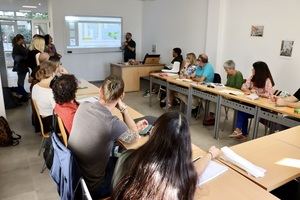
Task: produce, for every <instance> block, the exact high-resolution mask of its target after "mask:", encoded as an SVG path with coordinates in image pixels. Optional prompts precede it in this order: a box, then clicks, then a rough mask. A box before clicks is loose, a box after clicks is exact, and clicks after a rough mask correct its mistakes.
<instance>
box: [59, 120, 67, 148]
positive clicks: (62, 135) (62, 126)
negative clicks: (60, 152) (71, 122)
mask: <svg viewBox="0 0 300 200" xmlns="http://www.w3.org/2000/svg"><path fill="white" fill-rule="evenodd" d="M56 117H57V122H58V127H59V130H60V134H61V137H62V140H63V143H64V145H65V146H66V147H67V146H68V135H67V133H66V129H65V126H64V123H63V121H62V120H61V118H60V117H59V116H57V115H56Z"/></svg>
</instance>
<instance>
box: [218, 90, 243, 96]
mask: <svg viewBox="0 0 300 200" xmlns="http://www.w3.org/2000/svg"><path fill="white" fill-rule="evenodd" d="M220 92H222V93H226V94H233V95H237V96H238V95H243V94H244V93H243V92H242V91H237V90H228V89H224V90H220Z"/></svg>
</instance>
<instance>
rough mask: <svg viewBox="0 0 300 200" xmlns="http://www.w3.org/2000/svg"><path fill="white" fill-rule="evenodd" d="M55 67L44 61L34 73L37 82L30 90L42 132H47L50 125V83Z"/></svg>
mask: <svg viewBox="0 0 300 200" xmlns="http://www.w3.org/2000/svg"><path fill="white" fill-rule="evenodd" d="M55 71H56V65H55V64H54V63H53V62H51V61H44V62H43V63H41V65H40V69H39V70H38V71H37V72H36V78H37V80H38V81H39V82H38V83H37V84H35V85H34V86H33V88H32V92H31V98H32V100H33V101H35V103H36V105H37V107H38V109H39V112H40V115H41V117H42V121H43V126H44V131H45V132H49V131H50V128H51V123H52V115H53V108H54V107H55V100H54V97H53V93H52V89H51V88H50V82H51V80H52V79H53V77H54V76H55Z"/></svg>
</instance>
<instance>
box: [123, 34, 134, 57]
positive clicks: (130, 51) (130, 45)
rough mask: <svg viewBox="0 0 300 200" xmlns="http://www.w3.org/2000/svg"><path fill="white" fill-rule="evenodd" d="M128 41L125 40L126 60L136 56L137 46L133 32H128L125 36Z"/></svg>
mask: <svg viewBox="0 0 300 200" xmlns="http://www.w3.org/2000/svg"><path fill="white" fill-rule="evenodd" d="M125 39H126V41H125V42H124V45H123V49H124V62H128V61H129V60H130V59H134V60H135V58H136V53H135V48H136V43H135V41H134V40H133V39H132V34H131V33H129V32H128V33H126V36H125Z"/></svg>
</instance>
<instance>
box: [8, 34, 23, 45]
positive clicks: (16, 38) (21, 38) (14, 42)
mask: <svg viewBox="0 0 300 200" xmlns="http://www.w3.org/2000/svg"><path fill="white" fill-rule="evenodd" d="M20 40H24V36H23V35H22V34H17V35H16V36H15V37H14V38H13V39H12V41H11V42H12V46H13V47H15V46H17V44H18V42H19V41H20Z"/></svg>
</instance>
